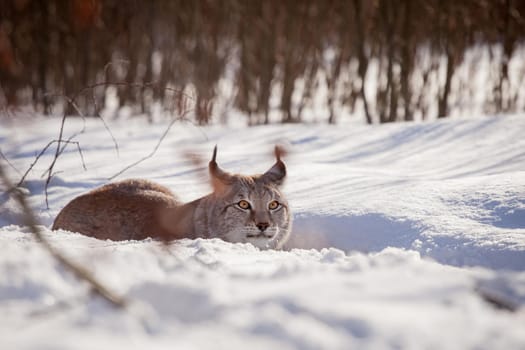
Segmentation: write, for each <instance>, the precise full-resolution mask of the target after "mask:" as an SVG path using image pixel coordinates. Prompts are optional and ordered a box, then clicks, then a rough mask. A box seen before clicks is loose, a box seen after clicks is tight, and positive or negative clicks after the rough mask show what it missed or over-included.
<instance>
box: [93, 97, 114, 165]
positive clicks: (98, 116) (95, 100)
mask: <svg viewBox="0 0 525 350" xmlns="http://www.w3.org/2000/svg"><path fill="white" fill-rule="evenodd" d="M92 94H93V105H94V107H95V116H96V117H97V118H98V119H100V120H101V121H102V124H104V128H105V129H106V131H107V132H108V134H109V136H111V139H112V140H113V144H114V145H115V151H116V152H117V157H120V152H119V146H118V142H117V139H115V136H114V135H113V133H112V132H111V129H110V128H109V126H108V124H107V123H106V121H105V120H104V118H102V115H100V111H99V108H98V103H97V98H96V96H95V90H94V89H93V90H92Z"/></svg>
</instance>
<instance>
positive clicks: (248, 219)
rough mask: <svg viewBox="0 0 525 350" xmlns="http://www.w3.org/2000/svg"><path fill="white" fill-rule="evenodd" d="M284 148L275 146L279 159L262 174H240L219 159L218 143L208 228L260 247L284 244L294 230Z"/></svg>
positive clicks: (211, 166)
mask: <svg viewBox="0 0 525 350" xmlns="http://www.w3.org/2000/svg"><path fill="white" fill-rule="evenodd" d="M283 153H284V152H283V149H282V148H280V147H279V146H276V147H275V157H276V158H277V160H276V163H275V164H274V165H273V166H272V167H271V168H270V169H269V170H268V171H267V172H265V173H264V174H262V175H252V176H245V175H237V174H231V173H228V172H226V171H224V170H222V169H221V168H220V167H219V166H218V165H217V162H216V157H217V147H215V149H214V151H213V157H212V159H211V161H210V163H209V171H210V176H211V182H212V185H213V189H214V191H213V193H212V194H211V195H210V198H213V205H211V206H210V207H209V208H208V230H209V232H210V233H211V235H212V236H215V237H220V238H222V239H224V240H226V241H229V242H245V243H251V244H253V245H254V246H256V247H259V248H274V249H275V248H281V247H282V246H283V244H284V243H285V242H286V240H287V239H288V236H289V234H290V230H291V215H290V210H289V208H288V202H287V201H286V198H285V197H284V195H283V194H282V193H281V190H280V186H281V185H282V183H283V181H284V179H285V177H286V166H285V165H284V163H283V161H282V160H281V156H282V155H283Z"/></svg>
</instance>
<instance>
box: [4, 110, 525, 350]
mask: <svg viewBox="0 0 525 350" xmlns="http://www.w3.org/2000/svg"><path fill="white" fill-rule="evenodd" d="M58 126H59V120H58V119H46V120H45V119H36V120H33V121H31V122H30V123H28V124H27V123H26V124H24V125H23V124H20V123H15V124H7V123H4V124H1V125H0V145H1V150H2V152H3V153H4V154H5V156H7V158H8V159H9V160H10V162H11V163H12V165H13V166H14V168H16V169H18V171H19V172H23V171H25V169H27V168H28V167H29V165H30V164H31V163H32V162H33V161H34V158H35V155H36V154H37V153H38V152H39V151H40V150H41V149H42V148H43V147H44V146H45V145H46V144H47V143H48V142H49V141H51V140H53V139H56V137H57V133H58ZM82 126H83V123H82V121H80V120H76V121H73V120H71V121H68V124H67V130H66V136H69V135H71V134H73V133H74V132H75V131H76V130H80V129H81V128H82ZM85 127H86V129H85V132H84V133H83V134H81V135H79V136H78V137H76V138H75V140H77V141H79V142H80V146H81V147H82V151H83V157H84V160H85V163H86V167H87V170H84V169H83V168H82V161H81V158H80V156H79V154H78V151H77V150H76V148H75V147H74V146H72V147H70V148H68V149H67V151H66V152H65V153H64V154H63V155H62V156H61V157H60V159H59V161H58V163H57V167H56V170H57V171H59V173H57V175H56V176H55V177H54V178H53V180H52V181H51V184H50V187H49V198H48V199H49V209H46V204H45V197H44V184H45V179H43V178H41V177H40V175H41V173H42V172H43V171H44V170H45V169H46V168H47V167H48V166H49V164H50V162H51V160H52V157H53V152H52V150H50V151H49V152H47V153H46V154H45V156H44V157H42V158H41V159H40V160H39V162H38V163H37V164H36V166H35V168H34V171H32V172H31V174H30V176H29V178H28V180H27V181H26V184H25V186H26V187H27V189H28V192H29V194H30V199H31V203H32V204H33V206H34V208H35V211H36V213H37V216H38V218H39V219H40V221H41V223H42V224H43V225H44V226H45V228H44V232H45V234H46V236H47V237H48V239H49V240H50V241H51V242H52V244H53V245H54V246H56V247H57V248H59V249H60V250H61V251H62V252H63V253H65V254H67V255H68V256H70V257H72V258H73V259H74V260H75V261H78V262H81V263H83V264H84V265H85V266H86V267H87V268H89V269H90V270H91V271H93V273H94V274H95V275H96V277H98V278H99V279H101V280H102V281H104V282H105V283H106V284H107V285H108V286H109V287H110V288H111V289H112V290H114V291H115V292H118V293H119V294H121V295H124V296H125V297H126V298H127V299H128V300H130V302H131V305H132V307H131V308H130V309H129V310H125V311H122V310H116V309H113V308H112V307H111V306H109V305H108V304H106V302H104V301H102V300H100V299H99V298H96V297H92V296H90V295H88V289H87V287H86V285H84V284H82V283H78V281H77V280H76V279H75V278H74V277H73V276H71V275H70V274H69V273H68V272H66V271H65V270H64V268H63V267H62V266H60V265H59V264H58V263H57V262H56V261H54V260H53V258H51V257H50V256H49V254H48V253H46V252H45V251H44V250H43V248H42V247H41V245H40V244H39V243H37V242H36V241H35V239H34V238H33V237H32V235H31V234H30V233H29V232H28V229H27V228H26V227H23V225H22V223H21V215H20V209H18V208H17V207H16V205H15V202H14V200H13V199H12V198H10V197H9V196H8V195H7V194H6V193H5V192H4V189H2V192H1V194H0V251H1V252H2V253H0V314H1V315H2V317H1V319H0V348H1V349H104V348H112V349H115V348H118V349H120V348H126V349H144V348H149V349H157V348H159V349H161V348H177V349H236V348H239V349H245V348H253V349H258V348H261V349H269V348H276V349H350V348H358V349H362V348H370V349H523V348H525V331H524V329H525V328H524V325H525V138H524V137H523V135H524V133H525V117H524V116H523V115H518V116H511V117H491V118H479V119H469V120H461V119H459V120H445V121H439V122H433V123H426V124H425V123H409V124H393V125H384V126H380V127H375V126H374V127H373V126H362V125H352V124H348V125H341V126H324V125H290V126H282V125H274V126H260V127H253V128H250V129H242V128H232V127H231V128H224V127H217V126H215V127H207V128H197V127H195V126H192V125H187V124H181V125H176V126H174V128H173V129H172V130H171V131H170V133H169V135H168V136H167V138H166V139H165V140H164V142H163V143H162V145H161V147H160V148H159V149H158V151H157V153H156V154H155V155H154V156H153V157H152V158H150V159H148V160H146V161H145V162H143V163H141V164H140V165H138V166H136V167H134V168H132V169H131V170H129V171H127V172H125V173H124V174H123V175H121V176H119V177H118V178H119V179H122V178H129V177H142V178H148V179H151V180H155V181H157V182H159V183H162V184H164V185H167V186H169V187H170V188H172V190H173V191H174V192H175V193H177V195H178V196H179V197H180V198H181V199H183V200H191V199H195V198H197V197H199V196H201V195H204V194H206V193H207V191H209V187H208V184H207V182H206V171H205V170H204V169H195V165H194V163H192V161H191V160H190V159H188V157H187V156H185V154H187V152H197V153H199V154H201V155H202V156H203V157H206V158H208V157H209V156H210V155H211V150H212V147H213V145H215V144H218V146H219V154H218V161H219V164H221V166H222V167H223V168H225V169H227V170H230V171H233V172H241V173H257V172H262V171H264V170H266V169H267V168H268V167H269V166H270V165H271V164H272V163H273V159H272V156H271V150H272V145H273V144H274V143H283V144H286V145H288V148H289V151H290V153H289V155H288V156H287V158H286V163H287V166H288V172H289V178H288V181H287V183H286V187H285V192H286V193H287V194H288V199H289V202H290V205H291V207H292V209H293V211H294V230H293V238H292V239H291V241H290V242H289V243H288V246H287V249H286V250H285V251H259V250H258V249H256V248H254V247H253V246H251V245H243V244H230V243H226V242H222V241H220V240H195V241H191V240H182V241H179V242H175V243H173V244H171V245H170V246H169V247H165V246H163V245H162V244H160V243H159V242H155V241H151V240H147V241H129V242H118V243H117V242H111V241H98V240H95V239H92V238H88V237H84V236H81V235H78V234H71V233H65V232H51V231H50V230H49V227H50V225H51V224H52V222H53V219H54V217H55V215H56V214H57V213H58V211H59V210H60V209H61V208H62V207H63V206H64V205H65V204H66V203H67V202H68V201H69V200H71V199H72V198H74V197H75V196H77V195H79V194H81V193H83V192H85V191H87V190H89V189H92V188H94V187H96V186H99V185H101V184H104V183H106V182H107V181H108V180H107V179H108V178H109V177H111V176H112V175H114V174H115V173H117V172H118V171H120V170H121V169H123V168H124V167H125V166H127V165H128V164H130V163H132V162H134V161H136V160H137V159H139V158H141V157H143V156H146V155H147V154H149V153H150V152H151V151H152V150H153V149H154V147H155V145H156V143H157V140H158V138H159V137H160V135H161V134H162V133H163V131H164V129H165V127H166V124H159V125H156V126H154V127H150V126H148V125H146V124H145V123H144V122H143V121H141V120H135V119H130V120H128V121H121V122H118V123H114V124H111V129H112V131H113V133H114V134H115V137H116V139H117V140H118V143H119V152H118V154H117V151H116V149H115V147H114V145H113V143H112V140H111V137H110V135H109V134H108V133H107V131H106V130H105V129H104V127H103V125H102V123H101V122H100V121H99V120H96V119H93V120H88V121H87V122H86V125H85ZM9 169H10V174H11V177H12V178H13V179H14V180H16V179H19V178H20V174H17V172H16V171H15V170H13V168H12V167H9ZM482 295H483V296H490V297H493V298H496V299H498V300H501V301H503V302H504V303H505V304H508V306H510V308H512V309H515V311H514V312H511V311H507V310H503V309H498V308H496V307H495V306H494V305H492V304H491V303H489V302H487V301H486V298H483V297H482Z"/></svg>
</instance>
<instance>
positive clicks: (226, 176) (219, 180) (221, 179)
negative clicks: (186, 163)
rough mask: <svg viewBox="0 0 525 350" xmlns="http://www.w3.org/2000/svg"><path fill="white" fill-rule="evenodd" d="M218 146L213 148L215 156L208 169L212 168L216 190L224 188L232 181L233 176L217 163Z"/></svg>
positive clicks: (212, 177)
mask: <svg viewBox="0 0 525 350" xmlns="http://www.w3.org/2000/svg"><path fill="white" fill-rule="evenodd" d="M216 158H217V146H215V148H214V149H213V156H212V158H211V160H210V163H209V164H208V169H209V170H210V176H211V184H212V186H213V188H214V189H215V190H218V189H221V188H223V187H224V186H225V185H229V184H231V183H232V180H233V177H232V175H231V174H230V173H228V172H226V171H224V170H222V169H221V168H219V165H217V162H216V160H215V159H216Z"/></svg>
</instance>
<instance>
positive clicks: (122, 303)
mask: <svg viewBox="0 0 525 350" xmlns="http://www.w3.org/2000/svg"><path fill="white" fill-rule="evenodd" d="M0 179H1V180H2V182H3V183H4V185H5V186H6V187H7V188H8V189H12V188H13V184H12V183H11V181H10V180H9V178H8V176H7V174H6V173H5V171H4V167H3V164H1V163H0ZM12 193H13V196H14V197H15V199H16V201H17V202H18V204H19V205H20V207H21V208H22V210H23V213H24V222H25V224H26V225H27V226H28V227H29V229H30V231H31V232H32V233H33V234H34V235H35V237H36V238H37V239H38V241H40V242H41V243H42V245H43V246H44V248H45V249H46V250H47V251H48V252H49V253H50V254H51V255H52V256H53V257H54V258H55V259H56V260H57V261H58V262H59V263H60V264H62V265H63V266H64V267H65V268H66V269H67V270H69V271H71V272H72V273H73V274H74V275H75V276H76V277H77V278H78V279H80V280H83V281H86V282H87V283H88V284H89V286H90V287H91V290H92V291H93V292H94V293H96V294H97V295H99V296H101V297H102V298H104V299H105V300H107V301H108V302H109V303H110V304H111V305H113V306H114V307H117V308H124V307H126V305H127V302H126V300H125V299H124V298H123V297H121V296H118V295H116V294H115V293H113V292H112V291H110V290H109V289H108V288H107V287H106V286H104V284H103V283H102V282H100V281H99V280H98V279H96V278H95V276H93V274H92V273H91V272H90V271H88V270H87V269H85V268H84V267H83V266H80V265H79V264H77V263H75V262H73V261H72V260H70V259H69V258H67V257H66V256H64V255H62V254H61V253H60V252H59V251H58V250H57V249H56V248H55V247H54V246H53V245H52V244H51V243H50V242H49V241H48V240H47V239H46V238H45V236H44V234H43V233H42V231H41V230H40V227H39V223H38V220H37V218H36V216H35V215H34V213H33V211H32V210H31V208H30V206H29V204H28V202H27V199H26V197H25V195H24V193H23V192H22V191H12Z"/></svg>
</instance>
